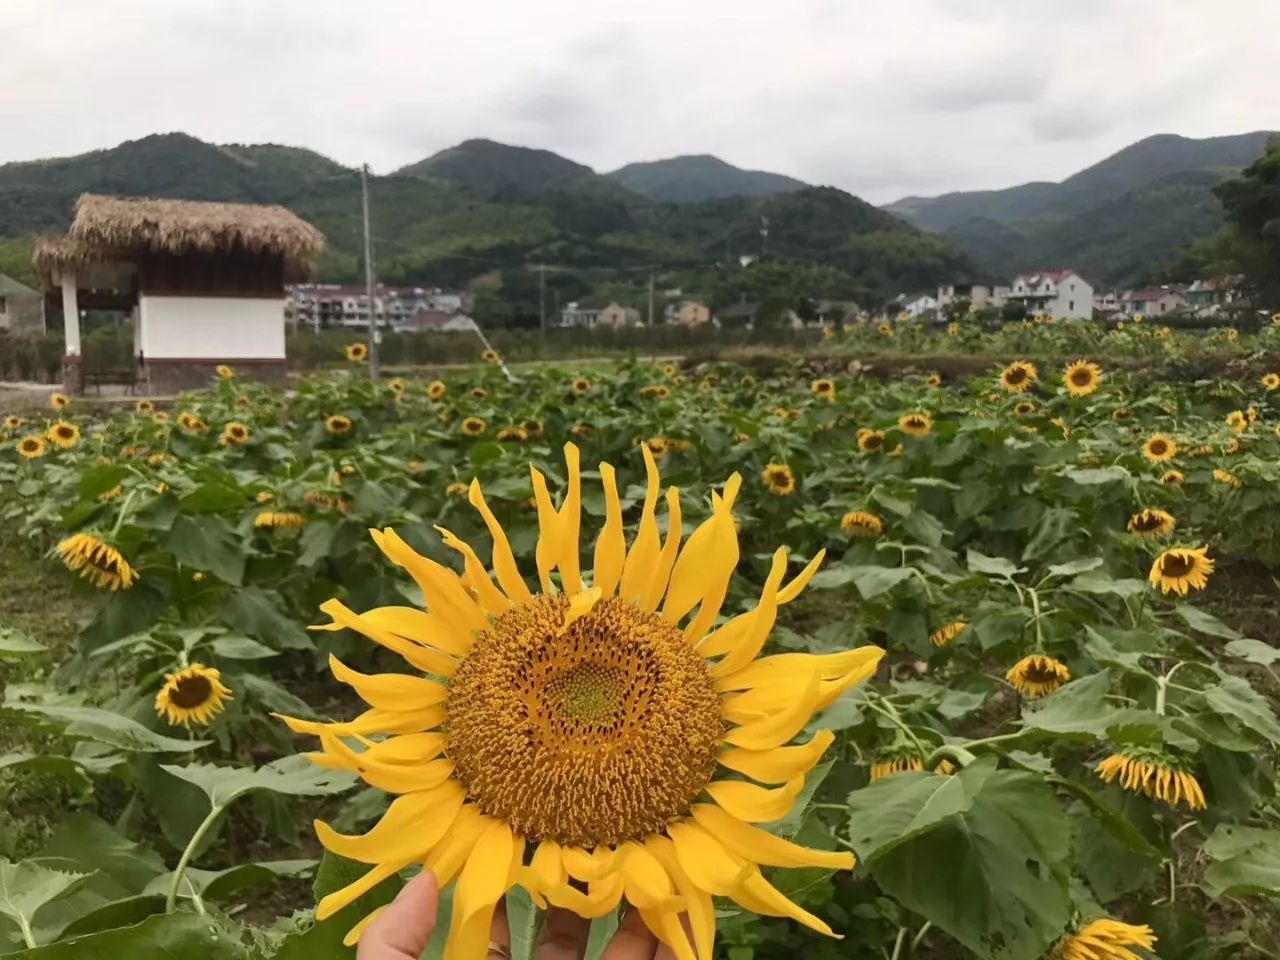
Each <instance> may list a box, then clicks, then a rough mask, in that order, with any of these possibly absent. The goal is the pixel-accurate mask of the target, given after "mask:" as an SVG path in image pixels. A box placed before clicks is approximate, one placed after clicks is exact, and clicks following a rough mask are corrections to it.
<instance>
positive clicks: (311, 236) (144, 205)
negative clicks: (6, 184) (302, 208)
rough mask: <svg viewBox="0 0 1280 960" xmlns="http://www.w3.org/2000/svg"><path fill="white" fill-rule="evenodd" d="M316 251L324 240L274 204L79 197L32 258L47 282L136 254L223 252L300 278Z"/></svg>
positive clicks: (309, 269) (310, 268)
mask: <svg viewBox="0 0 1280 960" xmlns="http://www.w3.org/2000/svg"><path fill="white" fill-rule="evenodd" d="M323 249H324V235H323V234H322V233H321V232H320V231H319V230H317V229H316V228H315V227H313V226H311V224H309V223H307V222H306V221H304V220H302V219H300V218H299V217H298V216H296V215H295V214H294V213H292V212H291V211H289V210H286V209H285V208H284V207H280V206H266V205H261V204H251V203H211V202H207V201H202V200H161V199H152V198H147V197H107V196H100V195H97V194H91V193H86V194H84V195H82V196H81V197H80V199H79V200H77V201H76V208H75V219H74V220H73V221H72V224H71V229H70V230H69V231H68V233H67V236H65V237H41V238H39V239H38V240H37V241H36V245H35V250H34V252H33V257H32V259H33V261H34V262H35V265H36V267H37V269H39V270H40V272H41V273H42V274H44V275H45V276H46V277H48V276H50V275H51V274H52V273H53V272H54V271H55V270H58V269H60V268H66V267H85V266H88V265H90V264H93V263H102V262H110V261H119V260H128V259H131V258H135V257H138V256H157V255H159V256H178V257H185V256H191V255H200V254H205V255H208V254H215V255H216V254H224V255H233V256H240V257H243V256H249V257H267V258H272V259H277V260H279V261H280V262H281V263H282V264H283V267H284V272H285V274H286V275H287V276H288V277H290V278H305V277H308V276H310V275H311V273H312V271H313V270H314V268H315V263H316V258H317V257H319V255H320V253H321V251H322V250H323Z"/></svg>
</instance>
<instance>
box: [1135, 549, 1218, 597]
mask: <svg viewBox="0 0 1280 960" xmlns="http://www.w3.org/2000/svg"><path fill="white" fill-rule="evenodd" d="M1208 552H1209V548H1208V547H1175V548H1173V549H1172V550H1166V551H1164V553H1162V554H1160V556H1158V557H1156V559H1155V562H1154V563H1152V564H1151V573H1149V574H1148V575H1147V579H1148V580H1149V581H1151V585H1152V586H1153V587H1159V588H1160V592H1161V593H1176V594H1177V595H1178V596H1180V597H1185V596H1186V595H1187V592H1188V591H1190V590H1203V589H1204V588H1205V587H1206V586H1207V585H1208V583H1209V574H1211V573H1213V560H1212V559H1210V558H1209V556H1208Z"/></svg>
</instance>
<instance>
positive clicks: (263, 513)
mask: <svg viewBox="0 0 1280 960" xmlns="http://www.w3.org/2000/svg"><path fill="white" fill-rule="evenodd" d="M306 522H307V518H306V517H304V516H303V515H302V514H300V513H294V512H293V511H292V510H260V511H259V512H258V515H257V516H255V517H254V518H253V525H254V526H255V527H258V528H260V529H267V530H293V529H296V528H297V527H301V526H305V525H306Z"/></svg>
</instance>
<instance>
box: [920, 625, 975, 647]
mask: <svg viewBox="0 0 1280 960" xmlns="http://www.w3.org/2000/svg"><path fill="white" fill-rule="evenodd" d="M968 626H969V625H968V624H967V623H965V622H964V621H963V620H956V621H953V622H952V623H948V624H947V625H946V626H945V627H939V628H938V629H937V630H935V631H933V633H931V634H929V642H930V643H931V644H933V645H934V646H935V647H945V646H946V645H947V644H948V643H950V642H951V641H952V640H954V639H955V638H956V637H958V636H960V634H962V633H964V631H965V628H966V627H968Z"/></svg>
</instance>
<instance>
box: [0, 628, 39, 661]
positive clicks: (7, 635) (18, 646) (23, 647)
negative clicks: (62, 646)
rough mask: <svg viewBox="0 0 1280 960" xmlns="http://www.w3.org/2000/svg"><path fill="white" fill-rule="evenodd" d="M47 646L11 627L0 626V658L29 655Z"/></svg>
mask: <svg viewBox="0 0 1280 960" xmlns="http://www.w3.org/2000/svg"><path fill="white" fill-rule="evenodd" d="M48 649H49V648H48V647H46V646H45V645H44V644H43V643H40V642H38V641H36V640H32V639H31V638H30V637H28V636H27V635H26V634H24V633H20V632H19V631H17V630H14V629H13V628H12V627H0V660H8V659H14V658H17V657H29V656H31V655H32V654H36V653H44V652H45V651H46V650H48Z"/></svg>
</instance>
